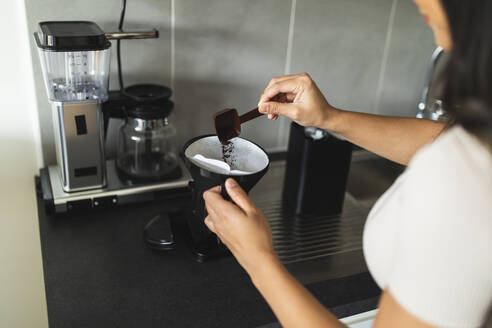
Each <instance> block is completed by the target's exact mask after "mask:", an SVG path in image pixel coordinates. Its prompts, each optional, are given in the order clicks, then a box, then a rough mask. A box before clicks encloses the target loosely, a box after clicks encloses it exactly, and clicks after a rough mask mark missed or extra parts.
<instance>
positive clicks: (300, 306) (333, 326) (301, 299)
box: [250, 257, 347, 328]
mask: <svg viewBox="0 0 492 328" xmlns="http://www.w3.org/2000/svg"><path fill="white" fill-rule="evenodd" d="M260 262H261V263H262V265H259V266H257V268H256V270H253V271H252V272H251V273H250V276H251V280H252V281H253V284H254V285H255V286H256V288H257V289H258V291H259V292H260V293H261V295H263V297H264V298H265V300H266V301H267V302H268V304H269V305H270V307H271V309H272V310H273V312H274V313H275V315H276V317H277V318H278V320H279V321H280V323H281V324H282V327H284V328H289V327H326V328H339V327H347V326H346V325H344V324H343V323H342V322H341V321H339V320H338V319H337V318H336V317H335V316H334V315H333V314H331V313H330V311H328V310H327V309H326V308H325V307H324V306H323V305H321V304H320V303H319V302H318V300H317V299H316V298H315V297H314V296H313V295H311V293H309V292H308V291H307V290H306V288H304V286H302V285H301V284H300V283H299V282H298V281H297V280H296V279H295V278H294V277H292V275H291V274H290V273H289V272H288V271H287V270H286V269H285V267H284V266H283V265H282V264H281V263H280V261H279V260H278V259H277V258H276V257H271V258H269V259H263V260H260Z"/></svg>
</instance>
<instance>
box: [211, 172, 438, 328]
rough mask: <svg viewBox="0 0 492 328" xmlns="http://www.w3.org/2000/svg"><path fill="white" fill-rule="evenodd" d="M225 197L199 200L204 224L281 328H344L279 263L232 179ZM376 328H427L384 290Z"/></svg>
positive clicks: (258, 217)
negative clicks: (243, 272) (202, 203)
mask: <svg viewBox="0 0 492 328" xmlns="http://www.w3.org/2000/svg"><path fill="white" fill-rule="evenodd" d="M226 188H227V192H228V194H229V196H230V197H231V199H232V200H233V201H234V203H232V202H230V201H226V200H224V199H223V198H222V196H221V195H220V186H217V187H215V188H212V189H210V190H208V191H206V192H205V193H204V195H203V197H204V199H205V205H206V207H207V211H208V213H209V215H208V216H207V218H206V219H205V224H206V225H207V226H208V227H209V229H210V230H211V231H213V232H215V233H216V234H217V235H218V236H219V237H220V239H221V240H222V242H224V243H225V244H226V245H227V247H228V248H229V249H230V250H231V252H232V254H234V256H235V257H236V259H237V260H238V262H239V263H240V264H241V266H242V267H243V268H244V269H245V270H246V271H247V272H248V274H249V275H250V277H251V280H252V282H253V283H254V285H255V286H256V287H257V288H258V290H259V291H260V293H261V294H262V295H263V297H264V298H265V300H266V301H267V302H268V304H269V305H270V307H271V308H272V310H273V312H274V313H275V315H276V316H277V318H278V320H279V321H280V322H281V324H282V326H283V327H284V328H289V327H303V328H310V327H316V328H320V327H326V328H338V327H346V326H345V325H344V324H343V323H342V322H340V321H339V320H338V319H337V318H336V317H335V316H334V315H333V314H331V313H330V312H329V311H328V310H327V309H326V308H324V307H323V306H322V305H321V304H320V303H319V302H318V301H317V300H316V298H314V297H313V296H312V295H311V294H310V293H309V292H308V291H307V290H306V289H305V288H304V287H303V286H302V285H301V284H300V283H299V282H297V281H296V280H295V278H294V277H292V275H291V274H290V273H289V272H288V271H287V270H286V269H285V268H284V266H283V265H282V264H281V263H280V261H279V260H278V258H277V256H276V255H275V252H274V250H273V243H272V235H271V231H270V228H269V226H268V222H267V221H266V219H265V217H264V216H263V214H262V213H261V211H260V210H259V209H258V208H257V207H256V206H255V204H254V203H253V202H252V201H251V199H250V198H249V197H248V195H247V194H246V193H245V192H244V190H242V188H241V187H240V186H239V185H237V183H236V182H235V181H234V180H233V179H228V180H227V181H226ZM374 327H376V328H393V327H399V328H407V327H408V328H410V327H413V328H429V327H430V326H428V325H426V324H425V323H423V322H421V321H420V320H418V319H416V318H415V317H413V316H412V315H411V314H409V313H408V312H407V311H405V310H404V309H403V308H402V307H401V306H400V305H399V304H398V303H397V302H396V301H395V300H394V299H393V298H392V297H391V295H390V294H389V292H387V291H385V292H384V293H383V296H382V298H381V303H380V307H379V313H378V316H377V318H376V321H375V325H374Z"/></svg>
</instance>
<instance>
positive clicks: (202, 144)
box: [185, 136, 268, 175]
mask: <svg viewBox="0 0 492 328" xmlns="http://www.w3.org/2000/svg"><path fill="white" fill-rule="evenodd" d="M230 142H231V143H232V144H233V146H232V147H233V150H232V152H231V160H230V161H229V162H230V163H232V167H230V166H229V164H227V163H226V162H224V161H223V159H222V144H221V143H220V141H219V138H217V136H209V137H205V138H201V139H198V140H196V141H195V142H193V143H192V144H190V145H189V146H188V147H187V148H186V150H185V156H186V158H188V159H189V160H190V161H191V162H193V163H194V164H195V165H197V166H199V167H201V168H203V169H205V170H208V171H211V172H214V173H219V174H224V175H247V174H252V173H256V172H259V171H261V170H263V169H264V168H265V167H266V166H267V165H268V156H267V154H266V153H265V152H264V151H263V150H262V149H261V148H260V147H258V146H257V145H255V144H254V143H252V142H251V141H248V140H246V139H242V138H234V139H231V140H230Z"/></svg>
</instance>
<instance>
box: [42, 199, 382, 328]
mask: <svg viewBox="0 0 492 328" xmlns="http://www.w3.org/2000/svg"><path fill="white" fill-rule="evenodd" d="M182 206H186V203H179V202H178V203H176V202H174V203H172V204H171V203H170V202H168V203H159V204H157V203H146V204H138V205H131V206H130V205H127V206H121V207H119V208H114V209H111V210H103V211H99V212H91V213H85V214H84V213H79V214H71V215H65V216H56V217H54V216H51V215H48V214H46V213H45V211H44V208H43V202H42V200H41V197H40V196H38V212H39V227H40V235H41V247H42V256H43V268H44V279H45V286H46V298H47V305H48V318H49V323H50V327H257V326H261V325H264V324H268V323H272V322H275V321H276V319H275V316H274V315H273V313H272V312H271V310H270V309H269V307H268V305H267V304H266V302H265V301H264V300H263V299H262V297H261V295H260V294H259V293H258V292H257V291H256V289H255V288H254V286H253V285H252V283H251V281H250V279H249V277H248V275H247V274H246V272H245V271H244V270H243V269H242V268H241V267H240V266H239V264H238V263H237V262H236V261H235V259H234V258H233V257H225V258H222V259H217V260H213V261H210V262H205V263H198V262H196V261H195V258H194V257H193V255H192V254H191V252H190V251H189V249H188V247H187V245H186V243H185V242H184V238H183V235H184V233H185V232H184V231H185V230H184V229H183V226H182V222H183V220H181V218H180V215H174V216H173V228H174V229H175V232H176V248H175V249H174V250H172V251H167V252H166V251H164V252H162V251H161V252H159V251H154V250H151V249H149V248H147V246H146V245H145V243H144V242H143V236H142V232H143V229H144V226H145V224H146V223H147V222H148V221H149V220H150V219H151V218H152V217H153V216H154V215H155V214H157V213H159V212H160V211H172V212H175V211H177V209H178V208H179V207H182ZM337 276H338V278H333V279H329V280H326V281H316V280H312V281H315V282H312V283H309V282H308V284H307V288H308V289H309V290H310V291H311V292H312V293H313V294H314V295H315V296H316V297H317V298H318V299H319V300H320V302H322V303H323V304H324V305H325V306H327V307H329V308H331V309H332V310H333V311H334V313H335V314H336V315H338V316H339V317H344V316H348V315H352V314H355V313H360V312H363V311H367V310H370V309H373V308H375V306H376V303H377V300H378V297H379V294H380V290H379V288H378V287H377V286H376V284H375V283H374V281H373V280H372V278H371V277H370V275H369V273H367V272H362V273H357V274H351V275H348V276H347V275H346V276H343V275H340V274H338V275H337ZM318 280H319V279H318Z"/></svg>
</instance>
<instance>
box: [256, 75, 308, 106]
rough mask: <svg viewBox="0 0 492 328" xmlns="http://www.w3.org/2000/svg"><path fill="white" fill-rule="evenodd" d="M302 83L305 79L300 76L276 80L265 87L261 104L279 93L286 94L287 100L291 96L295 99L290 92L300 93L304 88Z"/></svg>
mask: <svg viewBox="0 0 492 328" xmlns="http://www.w3.org/2000/svg"><path fill="white" fill-rule="evenodd" d="M302 83H303V81H302V80H300V79H299V78H292V79H286V80H282V81H279V82H275V83H273V84H272V85H270V86H268V87H267V88H266V89H265V91H264V92H263V94H262V95H261V98H260V102H259V104H261V103H263V102H266V101H270V100H272V98H273V97H275V96H276V95H278V94H279V93H284V94H286V96H287V100H288V99H289V97H290V98H291V99H293V98H292V95H291V96H289V94H293V95H296V94H298V93H299V92H300V91H301V90H302Z"/></svg>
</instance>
